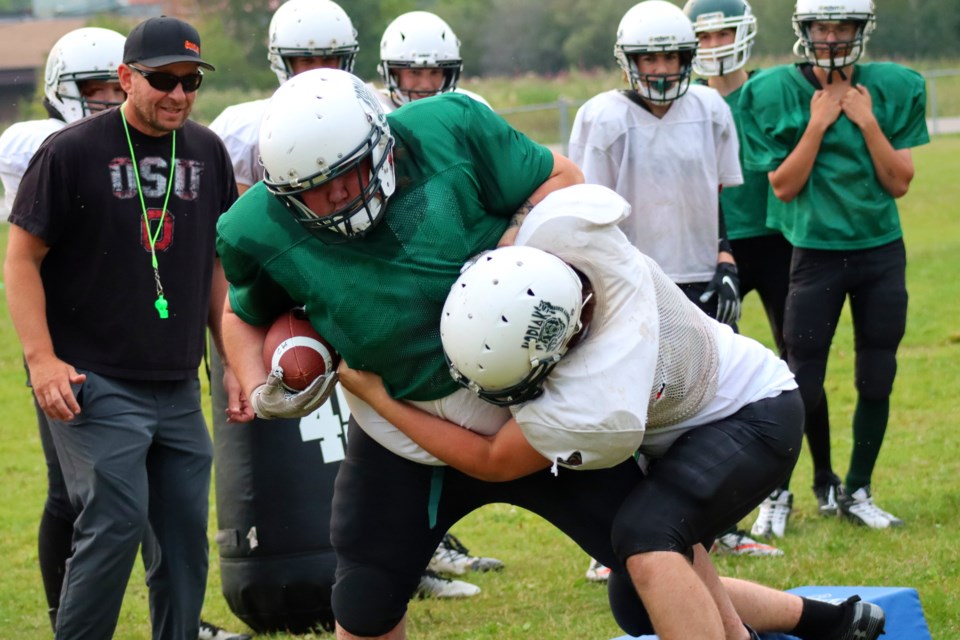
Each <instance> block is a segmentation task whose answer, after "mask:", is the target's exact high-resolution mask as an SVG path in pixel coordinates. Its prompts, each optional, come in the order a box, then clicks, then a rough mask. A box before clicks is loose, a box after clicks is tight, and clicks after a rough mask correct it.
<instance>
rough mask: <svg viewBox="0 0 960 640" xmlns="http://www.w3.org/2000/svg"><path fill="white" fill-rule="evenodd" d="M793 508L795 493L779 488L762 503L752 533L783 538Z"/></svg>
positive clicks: (765, 536)
mask: <svg viewBox="0 0 960 640" xmlns="http://www.w3.org/2000/svg"><path fill="white" fill-rule="evenodd" d="M792 510H793V494H792V493H790V492H789V491H787V490H786V489H777V490H776V491H774V492H773V493H771V494H770V495H769V496H767V497H766V498H764V500H763V502H761V503H760V511H759V513H758V514H757V520H756V522H754V523H753V527H752V528H751V529H750V533H751V534H752V535H755V536H760V537H764V538H768V537H770V536H771V535H772V536H776V537H778V538H782V537H783V536H784V534H785V533H786V531H787V520H789V519H790V512H791V511H792Z"/></svg>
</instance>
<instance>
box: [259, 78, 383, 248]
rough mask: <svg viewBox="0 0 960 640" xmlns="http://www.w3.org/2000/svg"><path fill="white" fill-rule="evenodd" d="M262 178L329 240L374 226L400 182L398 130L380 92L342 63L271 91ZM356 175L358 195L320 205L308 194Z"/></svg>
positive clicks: (263, 136) (263, 128)
mask: <svg viewBox="0 0 960 640" xmlns="http://www.w3.org/2000/svg"><path fill="white" fill-rule="evenodd" d="M260 155H261V162H262V164H263V167H264V174H265V175H264V181H263V182H264V185H265V186H266V187H267V189H268V190H269V191H270V192H271V193H272V194H274V195H275V196H277V197H278V198H279V199H280V200H281V202H283V204H284V205H286V207H287V209H288V210H289V211H290V212H291V213H292V214H293V216H294V217H295V218H296V219H297V221H298V222H299V223H300V224H301V225H303V226H304V228H306V229H307V230H309V231H310V232H311V233H312V234H314V235H315V236H317V237H318V238H320V239H321V240H323V241H325V242H332V241H337V240H348V239H353V238H357V237H361V236H363V235H366V234H367V233H369V232H370V231H372V230H373V229H374V227H375V226H376V225H377V223H378V222H379V221H380V220H381V219H382V217H383V215H384V213H385V211H386V203H387V200H388V198H389V197H390V196H391V195H392V194H393V191H394V187H395V184H396V180H395V171H394V166H393V137H392V136H391V135H390V127H389V125H388V124H387V120H386V116H385V115H384V113H383V110H382V108H381V107H380V105H379V102H378V101H377V99H376V97H375V96H373V95H372V94H371V93H370V89H369V88H368V87H367V86H366V85H365V84H364V83H363V82H362V81H361V80H360V79H359V78H357V77H355V76H353V75H352V74H350V73H347V72H345V71H340V70H337V69H316V70H311V71H306V72H304V73H301V74H299V75H297V76H295V77H293V78H291V79H290V80H289V81H288V82H286V83H285V84H283V85H281V87H280V88H279V89H278V90H277V91H276V93H275V94H274V97H273V98H271V100H270V102H269V104H268V105H267V109H266V111H265V113H264V116H263V120H262V122H261V127H260ZM341 178H342V179H344V180H348V181H349V180H355V181H356V182H352V183H347V184H350V185H351V189H352V188H353V185H357V188H356V191H357V195H356V196H355V197H354V198H353V199H352V200H351V201H350V202H349V203H347V204H345V205H343V206H341V207H340V208H339V209H338V210H336V211H333V212H329V213H327V212H323V213H317V212H315V211H313V210H312V209H311V208H310V207H309V206H308V205H307V202H306V199H305V197H304V196H305V194H306V192H308V191H311V190H312V189H316V188H318V187H324V186H328V185H330V184H331V182H332V181H334V180H337V179H341Z"/></svg>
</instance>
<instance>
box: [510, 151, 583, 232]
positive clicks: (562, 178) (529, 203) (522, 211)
mask: <svg viewBox="0 0 960 640" xmlns="http://www.w3.org/2000/svg"><path fill="white" fill-rule="evenodd" d="M551 153H552V154H553V170H552V171H551V172H550V175H549V176H548V177H547V179H546V180H544V181H543V183H542V184H541V185H540V186H539V187H537V188H536V190H535V191H534V192H533V193H531V194H530V197H529V198H527V200H526V201H525V202H524V203H523V204H522V205H520V208H519V209H517V212H516V213H515V214H513V216H512V217H511V218H510V224H509V225H508V226H507V230H506V231H505V232H504V233H503V236H501V237H500V242H498V243H497V246H499V247H505V246H510V245H512V244H513V243H514V240H516V237H517V232H518V231H519V230H520V225H522V224H523V221H524V219H525V218H526V217H527V214H528V213H530V210H531V209H533V208H534V207H535V206H536V205H537V203H539V202H540V201H541V200H543V199H544V198H546V197H547V195H548V194H550V193H552V192H554V191H556V190H557V189H563V188H564V187H569V186H571V185H575V184H582V183H583V172H582V171H580V167H578V166H577V165H576V164H574V163H573V161H572V160H570V159H569V158H567V157H566V156H562V155H560V154H559V153H557V152H556V151H551Z"/></svg>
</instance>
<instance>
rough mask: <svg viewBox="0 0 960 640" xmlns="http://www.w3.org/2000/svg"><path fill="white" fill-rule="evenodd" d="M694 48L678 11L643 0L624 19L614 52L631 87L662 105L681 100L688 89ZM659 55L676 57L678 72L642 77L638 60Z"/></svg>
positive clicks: (662, 1) (690, 28)
mask: <svg viewBox="0 0 960 640" xmlns="http://www.w3.org/2000/svg"><path fill="white" fill-rule="evenodd" d="M697 45H698V42H697V36H696V34H695V33H694V31H693V25H692V24H691V22H690V20H689V19H688V18H687V16H686V15H684V13H683V11H681V10H680V8H679V7H677V6H676V5H673V4H671V3H669V2H666V1H665V0H646V2H641V3H640V4H637V5H634V7H633V8H632V9H630V10H629V11H627V13H626V14H625V15H624V16H623V19H622V20H621V21H620V26H619V27H618V28H617V42H616V44H615V45H614V49H613V52H614V57H615V58H616V59H617V62H618V63H619V65H620V68H621V69H623V72H624V73H625V74H626V76H627V80H628V81H629V82H630V87H631V88H632V89H633V90H634V91H636V92H637V93H639V94H640V96H641V97H642V98H644V99H645V100H646V101H648V102H650V103H652V104H657V105H664V104H669V103H670V102H673V101H674V100H677V99H678V98H680V97H682V96H683V95H684V94H685V93H686V92H687V89H688V88H689V87H690V75H691V73H692V72H693V58H694V56H695V54H696V52H697ZM658 53H677V55H678V56H679V58H680V69H679V71H677V72H674V73H642V72H641V70H640V68H639V65H638V64H637V58H638V57H639V56H643V55H650V54H658Z"/></svg>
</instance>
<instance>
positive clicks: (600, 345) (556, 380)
mask: <svg viewBox="0 0 960 640" xmlns="http://www.w3.org/2000/svg"><path fill="white" fill-rule="evenodd" d="M564 192H566V193H564ZM570 194H576V195H578V196H579V199H575V198H571V197H570ZM583 194H586V195H587V196H588V197H586V198H584V197H583ZM605 194H607V195H605ZM594 196H595V197H594ZM629 212H630V208H629V206H628V205H627V204H626V203H625V202H624V201H623V200H622V199H621V198H618V197H616V195H615V194H613V193H611V192H609V191H607V190H601V189H597V188H596V187H590V186H582V187H571V188H569V189H564V190H562V191H559V192H555V193H553V194H550V195H549V196H547V198H545V199H544V201H543V202H542V203H540V205H538V206H537V207H535V208H534V209H533V211H532V212H531V213H530V214H529V215H528V216H527V218H526V220H524V223H523V225H522V226H521V227H520V232H519V234H518V236H517V242H516V244H518V245H527V246H531V247H536V248H539V249H542V250H544V251H547V252H549V253H552V254H554V255H556V256H558V257H560V258H562V259H563V260H564V261H566V262H567V263H569V264H571V265H572V266H574V267H576V268H577V269H579V270H580V271H581V272H583V273H584V275H585V276H586V277H587V279H588V280H589V281H590V282H591V284H592V285H593V290H594V296H595V299H596V308H595V310H594V314H593V319H592V321H591V324H590V327H589V328H588V333H587V335H586V336H585V338H584V339H583V341H582V342H581V343H580V344H578V345H576V346H575V347H574V348H572V349H571V350H570V351H569V352H568V353H567V354H566V356H564V358H563V359H562V360H561V361H560V362H559V363H558V364H557V366H556V367H555V368H554V369H553V371H551V373H550V375H549V376H547V379H546V381H545V384H544V392H543V394H542V395H541V396H540V397H538V398H536V399H534V400H532V401H530V402H527V403H525V404H522V405H518V406H515V407H512V409H513V413H514V417H515V418H516V419H517V422H518V423H519V425H520V428H521V430H522V431H523V433H524V436H525V437H526V438H527V440H528V441H529V442H530V444H531V445H533V447H534V448H536V449H537V450H538V451H539V452H540V453H541V454H542V455H543V456H544V457H546V458H547V459H549V460H551V461H554V462H555V463H557V464H560V465H563V466H569V467H571V468H577V469H591V468H601V467H609V466H612V465H615V464H617V463H619V462H622V461H623V460H625V459H627V458H629V457H630V456H631V455H633V453H634V452H636V451H637V450H638V449H639V451H640V452H641V453H644V454H646V455H651V456H657V455H662V454H663V453H664V452H665V451H666V449H667V448H668V447H669V446H670V444H672V443H673V441H674V440H676V438H677V437H679V436H680V435H681V434H682V433H683V432H685V431H687V430H689V429H691V428H694V427H697V426H700V425H704V424H708V423H712V422H715V421H717V420H719V419H721V418H725V417H728V416H730V415H733V414H734V413H736V412H737V411H739V410H740V409H742V408H743V407H744V406H746V405H747V404H750V403H752V402H755V401H758V400H762V399H764V398H769V397H773V396H776V395H779V394H780V393H781V392H783V391H785V390H789V389H795V388H796V383H795V382H794V379H793V375H792V374H791V373H790V370H789V369H788V368H787V365H786V363H784V362H783V361H782V360H781V359H780V358H778V357H777V356H776V355H775V354H774V353H773V352H772V351H770V350H769V349H767V348H766V347H764V346H763V345H761V344H760V343H758V342H756V341H754V340H752V339H750V338H747V337H745V336H741V335H737V334H735V333H734V332H733V331H732V330H731V329H730V328H729V327H727V326H726V325H722V324H720V323H718V322H716V321H715V320H712V319H710V318H708V317H707V316H706V315H705V314H703V313H702V312H700V311H699V309H696V307H695V306H694V305H693V304H692V303H691V302H689V301H688V300H687V299H686V298H685V296H684V295H683V294H682V292H680V291H679V290H676V293H677V295H676V297H675V300H674V302H673V304H676V305H681V306H682V309H681V310H682V311H684V312H686V313H693V314H695V316H696V317H695V318H694V320H695V321H696V322H698V323H700V322H702V323H704V324H703V325H702V326H703V327H705V328H706V329H707V330H711V331H712V336H711V337H712V340H711V341H710V343H711V344H712V345H713V346H712V347H711V348H713V349H716V357H715V358H714V357H712V354H710V356H711V357H710V358H705V359H704V360H705V361H711V362H715V363H716V365H715V366H714V367H713V371H710V372H708V373H709V376H710V378H711V384H710V385H709V386H710V388H711V389H712V392H711V393H709V394H707V395H706V397H703V398H702V399H700V400H698V402H697V404H696V412H695V413H694V414H693V415H692V416H689V417H686V418H684V419H682V420H680V421H677V422H672V423H671V422H669V421H668V422H667V423H666V424H655V423H653V421H652V418H651V416H653V415H654V414H655V411H654V408H655V407H654V404H656V403H657V402H658V398H660V397H661V396H662V395H663V391H664V389H663V383H662V382H661V381H660V380H659V378H658V374H659V372H660V371H661V370H663V369H666V368H667V367H666V366H665V363H664V362H663V361H664V359H665V358H666V357H668V356H669V355H670V354H672V353H683V352H684V347H685V345H672V344H667V343H665V339H666V338H665V336H675V335H678V333H677V332H676V331H675V327H671V326H662V325H661V318H662V317H664V316H665V314H663V313H662V312H663V309H662V308H658V296H657V293H656V290H655V280H656V279H657V278H659V279H660V280H661V281H662V282H666V284H667V285H669V286H671V287H673V285H670V283H669V282H667V281H666V279H665V276H664V275H663V274H662V273H660V274H659V275H658V273H657V271H658V269H659V268H658V267H657V265H656V263H654V262H653V261H652V260H650V259H649V258H647V257H645V256H643V255H642V254H641V253H640V252H639V251H638V250H637V249H636V248H635V247H634V246H633V245H632V244H631V243H630V241H629V240H628V239H627V237H626V236H625V235H624V234H623V232H622V231H621V230H620V229H619V228H618V226H617V224H618V223H620V224H621V226H622V223H623V221H624V219H626V218H627V217H628V216H629ZM673 288H674V289H675V287H673ZM663 303H664V302H663V300H660V305H662V304H663ZM666 315H669V314H666ZM598 435H602V437H598Z"/></svg>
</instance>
